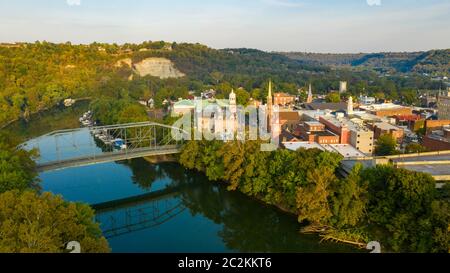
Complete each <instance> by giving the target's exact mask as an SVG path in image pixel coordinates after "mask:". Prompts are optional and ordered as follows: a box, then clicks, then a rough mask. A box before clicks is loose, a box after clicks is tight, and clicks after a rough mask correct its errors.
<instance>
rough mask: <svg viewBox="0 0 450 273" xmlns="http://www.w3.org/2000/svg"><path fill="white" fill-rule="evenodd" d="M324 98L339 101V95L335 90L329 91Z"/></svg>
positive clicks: (333, 101)
mask: <svg viewBox="0 0 450 273" xmlns="http://www.w3.org/2000/svg"><path fill="white" fill-rule="evenodd" d="M326 100H327V102H332V103H337V102H341V96H340V95H339V93H337V92H331V93H329V94H328V95H327V96H326Z"/></svg>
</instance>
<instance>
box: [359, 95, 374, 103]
mask: <svg viewBox="0 0 450 273" xmlns="http://www.w3.org/2000/svg"><path fill="white" fill-rule="evenodd" d="M376 101H377V100H376V99H375V98H374V97H368V96H360V97H359V103H361V104H362V105H372V104H375V103H376Z"/></svg>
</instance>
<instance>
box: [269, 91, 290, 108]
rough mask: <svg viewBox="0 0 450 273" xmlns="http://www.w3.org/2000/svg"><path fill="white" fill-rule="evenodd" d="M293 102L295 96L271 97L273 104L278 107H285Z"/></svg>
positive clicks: (279, 94) (281, 94)
mask: <svg viewBox="0 0 450 273" xmlns="http://www.w3.org/2000/svg"><path fill="white" fill-rule="evenodd" d="M294 102H295V96H292V95H289V94H286V93H275V94H274V97H273V104H274V105H279V106H286V105H290V104H293V103H294Z"/></svg>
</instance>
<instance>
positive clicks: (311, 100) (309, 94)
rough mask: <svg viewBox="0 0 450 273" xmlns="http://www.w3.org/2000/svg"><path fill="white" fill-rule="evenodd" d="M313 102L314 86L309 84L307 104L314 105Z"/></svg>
mask: <svg viewBox="0 0 450 273" xmlns="http://www.w3.org/2000/svg"><path fill="white" fill-rule="evenodd" d="M312 102H313V93H312V86H311V84H309V91H308V98H307V99H306V103H312Z"/></svg>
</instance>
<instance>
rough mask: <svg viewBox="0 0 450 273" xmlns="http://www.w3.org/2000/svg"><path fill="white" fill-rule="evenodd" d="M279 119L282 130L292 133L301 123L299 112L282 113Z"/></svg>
mask: <svg viewBox="0 0 450 273" xmlns="http://www.w3.org/2000/svg"><path fill="white" fill-rule="evenodd" d="M279 119H280V126H281V128H282V129H284V130H286V129H287V130H289V131H290V132H292V131H294V129H295V127H296V126H297V124H298V123H299V121H300V113H299V112H298V111H280V113H279Z"/></svg>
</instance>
